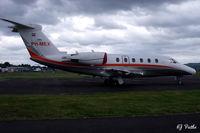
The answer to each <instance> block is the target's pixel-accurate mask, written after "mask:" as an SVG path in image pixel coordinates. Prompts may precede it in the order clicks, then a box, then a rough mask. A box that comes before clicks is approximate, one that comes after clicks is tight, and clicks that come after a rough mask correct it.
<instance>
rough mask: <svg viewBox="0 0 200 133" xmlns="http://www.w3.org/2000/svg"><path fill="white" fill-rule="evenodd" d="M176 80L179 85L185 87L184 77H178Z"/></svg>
mask: <svg viewBox="0 0 200 133" xmlns="http://www.w3.org/2000/svg"><path fill="white" fill-rule="evenodd" d="M175 80H176V82H177V84H178V85H183V81H182V76H176V77H175Z"/></svg>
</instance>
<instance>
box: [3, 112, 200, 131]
mask: <svg viewBox="0 0 200 133" xmlns="http://www.w3.org/2000/svg"><path fill="white" fill-rule="evenodd" d="M199 122H200V114H185V115H164V116H136V117H114V118H87V119H63V120H32V121H31V120H22V121H0V132H1V133H16V132H17V133H18V132H19V133H46V132H48V133H200V123H199Z"/></svg>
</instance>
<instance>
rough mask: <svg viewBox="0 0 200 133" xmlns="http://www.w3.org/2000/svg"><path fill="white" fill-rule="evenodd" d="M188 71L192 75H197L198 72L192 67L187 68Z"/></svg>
mask: <svg viewBox="0 0 200 133" xmlns="http://www.w3.org/2000/svg"><path fill="white" fill-rule="evenodd" d="M187 72H188V73H190V74H191V75H195V74H196V70H195V69H193V68H191V67H188V68H187Z"/></svg>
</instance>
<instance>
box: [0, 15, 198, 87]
mask: <svg viewBox="0 0 200 133" xmlns="http://www.w3.org/2000/svg"><path fill="white" fill-rule="evenodd" d="M0 19H1V20H3V21H6V22H9V23H12V24H13V26H9V28H12V32H18V33H19V34H20V36H21V37H22V39H23V41H24V43H25V46H26V48H27V50H28V52H29V54H30V56H31V57H30V59H31V60H33V61H35V62H38V63H40V64H43V65H46V66H49V67H53V68H57V69H62V70H65V71H70V72H75V73H81V74H87V75H93V76H100V77H104V78H105V80H104V83H105V84H110V85H122V84H124V79H125V78H137V77H155V76H175V77H176V80H177V83H178V84H182V80H181V77H182V76H184V75H193V74H195V73H196V71H195V70H194V69H193V68H190V67H188V66H186V65H183V64H180V63H179V62H177V61H176V60H175V59H173V58H171V57H168V56H157V55H144V54H142V53H141V54H140V55H135V54H127V53H124V54H108V53H107V52H94V51H92V52H80V53H79V52H76V53H75V54H67V53H64V52H61V51H59V50H58V49H57V48H56V47H55V46H54V44H53V43H52V42H51V41H50V40H49V39H48V38H47V37H46V36H45V35H44V34H43V32H42V26H40V25H36V24H28V25H25V24H21V23H17V22H14V21H11V20H7V19H3V18H0Z"/></svg>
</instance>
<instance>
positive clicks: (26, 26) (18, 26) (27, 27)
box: [0, 18, 34, 29]
mask: <svg viewBox="0 0 200 133" xmlns="http://www.w3.org/2000/svg"><path fill="white" fill-rule="evenodd" d="M0 19H1V20H3V21H6V22H9V23H12V24H14V25H15V26H16V27H12V28H26V29H34V27H31V26H29V25H24V24H20V23H17V22H14V21H11V20H7V19H4V18H0Z"/></svg>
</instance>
